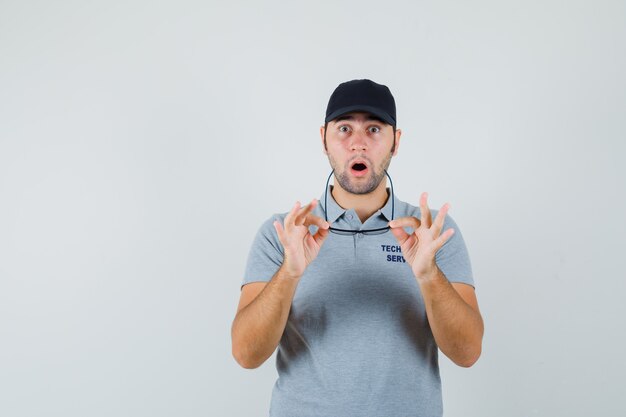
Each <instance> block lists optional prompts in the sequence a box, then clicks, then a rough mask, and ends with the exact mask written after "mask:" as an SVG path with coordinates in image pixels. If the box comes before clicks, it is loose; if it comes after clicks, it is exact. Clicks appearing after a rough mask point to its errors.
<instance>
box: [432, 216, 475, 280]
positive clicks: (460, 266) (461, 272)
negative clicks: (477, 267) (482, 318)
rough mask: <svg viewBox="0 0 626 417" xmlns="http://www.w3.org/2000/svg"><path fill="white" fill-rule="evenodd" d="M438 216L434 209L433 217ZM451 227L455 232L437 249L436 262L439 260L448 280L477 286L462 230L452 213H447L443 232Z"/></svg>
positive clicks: (438, 264) (438, 263)
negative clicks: (451, 215)
mask: <svg viewBox="0 0 626 417" xmlns="http://www.w3.org/2000/svg"><path fill="white" fill-rule="evenodd" d="M436 217H437V212H436V211H435V210H433V211H432V218H433V219H435V218H436ZM450 228H453V229H454V234H453V235H452V237H450V238H449V239H448V240H447V241H446V243H444V245H443V246H442V247H441V249H439V251H437V254H436V255H435V262H437V266H438V267H439V269H441V272H443V274H444V275H445V276H446V278H448V281H450V282H462V283H464V284H469V285H471V286H472V287H475V285H474V276H473V274H472V265H471V263H470V258H469V254H468V252H467V247H466V246H465V241H464V240H463V235H462V234H461V230H460V229H459V227H458V225H457V224H456V222H455V221H454V219H452V217H450V215H446V219H445V220H444V222H443V229H442V230H441V233H443V232H445V231H446V230H447V229H450Z"/></svg>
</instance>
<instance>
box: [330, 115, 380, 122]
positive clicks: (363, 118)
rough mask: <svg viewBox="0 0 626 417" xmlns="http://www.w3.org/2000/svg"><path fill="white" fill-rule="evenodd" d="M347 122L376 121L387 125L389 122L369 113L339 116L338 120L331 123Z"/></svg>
mask: <svg viewBox="0 0 626 417" xmlns="http://www.w3.org/2000/svg"><path fill="white" fill-rule="evenodd" d="M346 120H348V121H354V122H365V121H376V122H379V123H383V124H387V122H385V121H384V120H382V119H381V118H380V117H378V116H374V115H373V114H371V113H367V112H350V113H346V114H344V115H343V116H339V117H337V118H336V119H334V120H332V121H331V123H339V122H343V121H346Z"/></svg>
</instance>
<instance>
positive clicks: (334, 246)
mask: <svg viewBox="0 0 626 417" xmlns="http://www.w3.org/2000/svg"><path fill="white" fill-rule="evenodd" d="M329 187H330V188H332V185H331V186H329ZM394 202H395V207H394V209H395V218H399V217H404V216H415V217H417V218H418V219H419V218H421V214H420V209H419V207H415V206H412V205H410V204H407V203H405V202H402V201H400V200H399V199H398V198H397V197H396V198H394ZM323 205H324V196H323V195H322V197H321V198H320V204H319V205H318V206H317V207H316V208H315V209H314V214H316V215H318V216H320V217H322V218H324V212H323ZM431 212H432V218H433V219H434V218H435V217H436V215H437V210H431ZM286 215H287V213H281V214H276V215H274V216H272V217H270V218H269V219H268V220H267V221H266V222H264V223H263V225H262V226H261V228H260V229H259V231H258V233H257V235H256V237H255V239H254V242H253V244H252V247H251V249H250V253H249V256H248V261H247V265H246V270H245V275H244V279H243V283H242V284H243V285H245V284H247V283H250V282H255V281H269V280H270V279H271V278H272V277H273V275H274V274H275V273H276V271H277V270H278V269H279V267H280V266H281V264H282V262H283V253H284V252H283V247H282V245H281V243H280V241H279V239H278V235H277V234H276V231H275V229H274V226H273V225H272V223H273V221H274V220H275V219H279V220H280V221H281V222H282V221H283V220H284V218H285V216H286ZM389 220H391V199H390V198H388V199H387V202H386V204H385V206H384V207H382V208H381V209H380V210H378V211H377V212H375V213H374V214H373V215H372V216H371V217H370V218H369V219H367V220H366V221H365V222H364V223H361V221H360V220H359V217H358V216H357V214H356V212H355V211H354V210H352V209H350V210H345V209H343V208H341V207H340V206H339V205H338V204H337V203H336V202H335V200H334V199H333V197H332V194H331V193H330V192H329V193H328V221H329V222H330V223H331V225H332V226H333V227H337V228H342V229H362V230H365V229H375V228H379V227H385V226H387V222H388V221H389ZM450 227H452V228H454V230H455V232H456V233H455V234H454V235H452V237H451V238H450V239H449V240H448V241H447V242H446V243H445V245H444V246H443V247H442V248H441V249H440V250H439V251H438V252H437V255H436V262H437V265H438V266H439V268H440V269H441V271H442V272H443V273H444V274H445V276H446V277H447V278H448V280H449V281H451V282H463V283H466V284H470V285H472V286H473V285H474V282H473V277H472V270H471V265H470V260H469V256H468V253H467V250H466V247H465V243H464V241H463V237H462V235H461V233H460V230H459V228H458V226H457V225H456V224H455V222H454V221H453V220H452V218H451V217H450V216H449V215H448V216H446V220H445V222H444V227H443V230H446V229H447V228H450ZM311 230H312V231H315V227H311ZM406 230H407V232H412V230H411V229H409V228H407V229H406ZM437 354H438V349H437V345H436V343H435V340H434V338H433V335H432V332H431V329H430V326H429V325H428V320H427V317H426V310H425V308H424V302H423V299H422V296H421V293H420V289H419V286H418V284H417V281H416V279H415V277H414V276H413V273H412V271H411V268H410V267H409V265H408V264H407V263H406V262H405V260H404V257H403V256H402V253H401V251H400V246H399V245H398V241H397V240H396V238H395V237H394V236H393V234H392V233H391V232H386V233H384V234H379V235H363V234H355V235H351V236H350V235H349V236H344V235H338V234H335V233H329V235H328V237H327V239H326V240H325V242H324V244H323V246H322V248H321V250H320V253H319V255H318V256H317V258H316V259H315V260H314V261H313V262H312V263H311V264H310V265H309V266H308V268H307V269H306V271H305V273H304V275H303V276H302V277H301V279H300V282H299V283H298V287H297V289H296V292H295V295H294V298H293V303H292V305H291V310H290V312H289V317H288V320H287V325H286V327H285V331H284V333H283V336H282V338H281V340H280V344H279V346H278V352H277V356H276V368H277V371H278V376H279V377H278V380H277V381H276V383H275V385H274V389H273V392H272V399H271V406H270V416H272V417H300V416H303V417H304V416H342V417H352V416H355V417H356V416H403V417H408V416H416V417H417V416H429V417H430V416H440V415H442V413H443V407H442V398H441V380H440V378H439V365H438V359H437Z"/></svg>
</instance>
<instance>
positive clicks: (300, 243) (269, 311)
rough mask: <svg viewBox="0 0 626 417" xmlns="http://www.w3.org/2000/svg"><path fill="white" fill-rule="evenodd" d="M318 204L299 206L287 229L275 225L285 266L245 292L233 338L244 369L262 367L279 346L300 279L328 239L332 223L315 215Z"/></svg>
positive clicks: (295, 207)
mask: <svg viewBox="0 0 626 417" xmlns="http://www.w3.org/2000/svg"><path fill="white" fill-rule="evenodd" d="M316 204H317V201H316V200H313V201H312V202H311V204H309V205H307V206H305V207H303V208H300V203H296V205H295V206H294V207H293V208H292V209H291V211H290V212H289V214H287V216H286V217H285V221H284V226H283V225H281V224H280V222H278V221H276V222H274V228H275V229H276V232H277V234H278V238H279V240H280V243H281V244H282V246H283V248H284V259H283V263H282V265H281V267H280V268H279V269H278V271H277V272H276V274H274V276H273V277H272V279H271V280H270V281H269V283H267V285H261V284H259V283H255V284H248V285H246V286H244V288H243V290H242V294H241V299H240V302H239V307H238V310H237V314H236V315H235V319H234V320H233V324H232V327H231V338H232V353H233V356H234V357H235V360H236V361H237V362H238V363H239V364H240V365H241V366H243V367H244V368H256V367H258V366H260V365H261V364H262V363H263V362H265V361H266V360H267V358H269V357H270V356H271V354H272V352H274V350H275V349H276V347H277V346H278V343H279V342H280V338H281V337H282V334H283V332H284V330H285V326H286V324H287V318H288V316H289V310H290V309H291V302H292V300H293V296H294V294H295V291H296V288H297V286H298V282H299V281H300V277H301V276H302V274H303V273H304V271H305V269H306V267H307V266H308V265H309V264H310V263H311V262H312V261H313V260H314V259H315V258H316V257H317V254H318V253H319V249H320V247H321V245H322V244H323V242H324V240H325V239H326V236H327V235H328V227H329V226H330V225H329V224H328V222H326V221H324V220H323V219H321V218H320V217H318V216H314V215H312V214H311V211H312V210H313V208H314V207H315V205H316ZM310 225H315V226H317V227H318V231H317V233H315V235H311V233H310V232H309V226H310ZM257 284H258V285H257Z"/></svg>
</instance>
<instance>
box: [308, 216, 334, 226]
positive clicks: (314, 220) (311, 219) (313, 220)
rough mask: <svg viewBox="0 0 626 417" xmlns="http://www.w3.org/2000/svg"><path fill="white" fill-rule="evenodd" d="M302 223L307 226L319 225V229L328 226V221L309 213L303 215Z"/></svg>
mask: <svg viewBox="0 0 626 417" xmlns="http://www.w3.org/2000/svg"><path fill="white" fill-rule="evenodd" d="M304 225H305V226H307V227H308V226H311V225H313V226H317V227H319V228H320V229H328V228H329V227H330V223H328V222H327V221H326V220H324V219H322V218H321V217H319V216H316V215H314V214H309V215H308V216H306V217H305V219H304Z"/></svg>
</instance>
